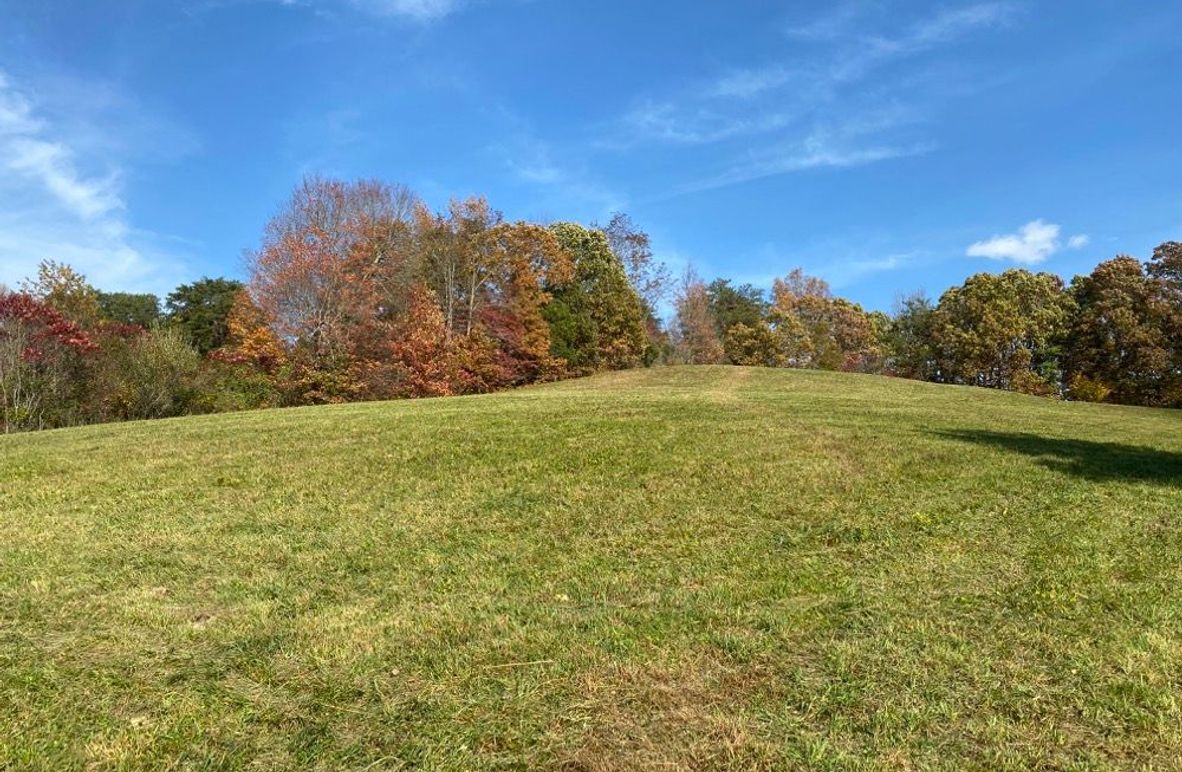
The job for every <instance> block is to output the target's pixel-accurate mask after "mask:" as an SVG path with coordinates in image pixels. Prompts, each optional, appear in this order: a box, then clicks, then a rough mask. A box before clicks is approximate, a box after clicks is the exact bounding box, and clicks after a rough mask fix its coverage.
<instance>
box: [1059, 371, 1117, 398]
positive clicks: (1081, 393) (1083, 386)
mask: <svg viewBox="0 0 1182 772" xmlns="http://www.w3.org/2000/svg"><path fill="white" fill-rule="evenodd" d="M1110 394H1112V389H1111V388H1110V387H1109V386H1107V385H1105V384H1104V383H1103V382H1102V381H1099V380H1093V379H1092V378H1089V377H1088V376H1086V375H1084V374H1083V373H1076V374H1075V375H1073V376H1071V380H1070V381H1069V382H1068V384H1067V396H1069V397H1070V398H1071V399H1074V400H1079V401H1080V402H1103V401H1104V400H1106V399H1108V396H1109V395H1110Z"/></svg>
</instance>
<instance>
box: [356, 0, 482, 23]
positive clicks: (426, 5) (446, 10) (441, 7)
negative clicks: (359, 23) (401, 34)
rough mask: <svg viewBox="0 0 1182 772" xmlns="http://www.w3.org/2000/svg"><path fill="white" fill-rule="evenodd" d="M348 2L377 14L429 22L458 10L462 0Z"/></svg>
mask: <svg viewBox="0 0 1182 772" xmlns="http://www.w3.org/2000/svg"><path fill="white" fill-rule="evenodd" d="M349 3H350V4H351V5H353V6H354V7H355V8H357V9H359V10H362V11H366V12H368V13H372V14H375V15H378V16H392V17H399V18H403V19H409V20H411V21H416V22H430V21H435V20H437V19H442V18H443V17H444V16H448V15H449V14H451V13H454V12H455V11H457V10H459V9H460V7H461V6H462V5H463V0H349Z"/></svg>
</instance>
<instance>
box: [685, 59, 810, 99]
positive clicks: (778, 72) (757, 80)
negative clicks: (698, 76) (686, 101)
mask: <svg viewBox="0 0 1182 772" xmlns="http://www.w3.org/2000/svg"><path fill="white" fill-rule="evenodd" d="M791 79H792V71H790V70H788V69H787V68H785V67H783V66H781V65H770V66H768V67H763V68H757V69H738V70H731V71H730V72H728V73H726V74H724V75H721V76H719V78H718V79H717V80H715V81H714V83H713V84H711V85H710V86H709V87H708V88H707V90H706V94H707V96H712V97H738V98H746V97H753V96H757V95H759V94H762V93H764V92H765V91H770V90H772V89H775V88H779V87H780V86H783V85H784V84H786V83H788V82H789V81H790V80H791Z"/></svg>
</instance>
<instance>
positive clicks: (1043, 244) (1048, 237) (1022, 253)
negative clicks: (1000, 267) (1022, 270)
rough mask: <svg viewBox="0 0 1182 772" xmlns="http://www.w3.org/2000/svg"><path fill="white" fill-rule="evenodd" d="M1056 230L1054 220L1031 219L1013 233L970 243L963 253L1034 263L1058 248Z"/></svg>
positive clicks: (1057, 229) (993, 258) (1059, 229)
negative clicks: (1052, 221) (1031, 220)
mask: <svg viewBox="0 0 1182 772" xmlns="http://www.w3.org/2000/svg"><path fill="white" fill-rule="evenodd" d="M1060 231H1061V228H1060V227H1059V226H1058V225H1056V224H1054V223H1049V222H1046V221H1045V220H1034V221H1033V222H1028V223H1026V224H1025V225H1023V226H1022V227H1021V228H1019V229H1018V232H1017V233H1011V234H1008V235H1002V236H994V237H992V238H990V239H987V240H985V241H978V242H976V243H974V244H971V245H970V246H969V248H968V249H967V250H966V251H965V254H966V255H968V256H969V257H988V258H990V259H992V260H1012V261H1013V262H1015V263H1022V264H1023V265H1036V264H1038V263H1041V262H1043V261H1044V260H1046V259H1047V258H1048V257H1050V256H1051V255H1053V254H1054V253H1055V252H1058V251H1059V248H1060V246H1061V244H1060V242H1059V233H1060Z"/></svg>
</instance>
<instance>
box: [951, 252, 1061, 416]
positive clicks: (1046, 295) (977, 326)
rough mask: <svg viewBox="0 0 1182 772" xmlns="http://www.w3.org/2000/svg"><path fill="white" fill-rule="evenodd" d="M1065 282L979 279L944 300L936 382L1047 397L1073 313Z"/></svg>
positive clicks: (1016, 276)
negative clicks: (1029, 393) (1009, 390)
mask: <svg viewBox="0 0 1182 772" xmlns="http://www.w3.org/2000/svg"><path fill="white" fill-rule="evenodd" d="M1072 305H1073V302H1072V299H1071V297H1070V295H1068V294H1067V293H1066V292H1065V291H1064V287H1063V282H1062V280H1061V279H1059V277H1057V276H1055V275H1053V274H1049V273H1038V274H1035V273H1032V272H1030V271H1027V270H1023V269H1012V270H1008V271H1005V272H1003V273H1001V274H989V273H979V274H977V275H975V276H972V277H970V278H969V279H968V280H967V281H966V282H965V283H964V284H963V285H962V286H960V287H954V288H952V289H950V290H948V291H947V292H945V293H944V294H943V295H942V296H941V298H940V302H939V305H937V307H936V309H935V311H934V312H932V316H931V328H930V329H931V340H932V346H933V350H934V352H935V356H936V360H937V363H938V365H937V366H938V368H939V369H938V378H939V379H940V380H944V381H950V382H955V383H967V384H973V385H977V386H987V387H991V388H998V389H1013V390H1018V391H1025V392H1032V393H1048V392H1051V391H1053V390H1054V389H1055V388H1056V387H1057V383H1058V381H1059V367H1060V362H1059V353H1060V351H1059V346H1060V344H1061V342H1062V338H1063V335H1064V333H1065V332H1066V328H1067V324H1068V321H1069V319H1070V315H1071V309H1072Z"/></svg>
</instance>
